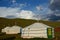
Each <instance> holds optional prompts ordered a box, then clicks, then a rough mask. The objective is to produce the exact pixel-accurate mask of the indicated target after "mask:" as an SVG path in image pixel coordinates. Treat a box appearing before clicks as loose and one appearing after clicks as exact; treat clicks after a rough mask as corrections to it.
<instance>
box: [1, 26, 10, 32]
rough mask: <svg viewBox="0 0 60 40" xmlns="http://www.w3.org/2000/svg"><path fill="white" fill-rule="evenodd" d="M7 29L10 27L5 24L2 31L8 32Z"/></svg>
mask: <svg viewBox="0 0 60 40" xmlns="http://www.w3.org/2000/svg"><path fill="white" fill-rule="evenodd" d="M9 29H10V27H9V26H6V27H5V28H3V29H2V32H3V33H6V32H8V30H9Z"/></svg>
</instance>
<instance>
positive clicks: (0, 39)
mask: <svg viewBox="0 0 60 40" xmlns="http://www.w3.org/2000/svg"><path fill="white" fill-rule="evenodd" d="M35 22H37V20H31V19H19V18H16V19H6V18H0V40H59V38H60V35H59V34H60V32H55V38H52V39H44V38H32V39H23V38H21V35H20V34H13V35H6V34H5V33H2V32H1V29H3V28H5V27H6V26H10V27H11V26H14V25H18V26H20V27H23V28H24V27H26V26H29V25H31V24H33V23H35ZM39 22H40V23H44V24H46V25H49V26H51V27H54V28H55V27H60V22H53V21H43V20H40V21H39Z"/></svg>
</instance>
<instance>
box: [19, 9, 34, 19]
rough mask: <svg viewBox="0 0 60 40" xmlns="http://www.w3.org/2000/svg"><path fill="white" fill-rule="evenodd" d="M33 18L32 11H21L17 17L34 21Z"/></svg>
mask: <svg viewBox="0 0 60 40" xmlns="http://www.w3.org/2000/svg"><path fill="white" fill-rule="evenodd" d="M33 16H34V13H33V12H32V11H27V10H22V11H21V12H20V13H19V17H20V18H24V19H34V17H33Z"/></svg>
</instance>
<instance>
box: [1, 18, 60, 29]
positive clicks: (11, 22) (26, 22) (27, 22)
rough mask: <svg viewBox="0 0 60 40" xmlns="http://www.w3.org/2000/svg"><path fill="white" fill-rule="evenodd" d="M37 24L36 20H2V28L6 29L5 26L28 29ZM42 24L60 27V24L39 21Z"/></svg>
mask: <svg viewBox="0 0 60 40" xmlns="http://www.w3.org/2000/svg"><path fill="white" fill-rule="evenodd" d="M35 22H37V21H36V20H30V19H19V18H16V19H6V18H0V28H4V27H5V26H13V25H15V24H16V25H18V26H21V27H26V26H28V25H30V24H32V23H35ZM39 22H40V23H44V24H46V25H49V26H52V27H59V26H60V22H52V21H42V20H40V21H39Z"/></svg>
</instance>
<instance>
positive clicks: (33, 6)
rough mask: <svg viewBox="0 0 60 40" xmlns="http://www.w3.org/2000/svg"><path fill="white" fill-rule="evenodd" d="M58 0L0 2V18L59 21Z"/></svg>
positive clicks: (59, 6)
mask: <svg viewBox="0 0 60 40" xmlns="http://www.w3.org/2000/svg"><path fill="white" fill-rule="evenodd" d="M59 3H60V1H59V0H0V17H5V18H23V19H36V20H52V21H54V20H55V21H60V19H59V18H60V4H59Z"/></svg>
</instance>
